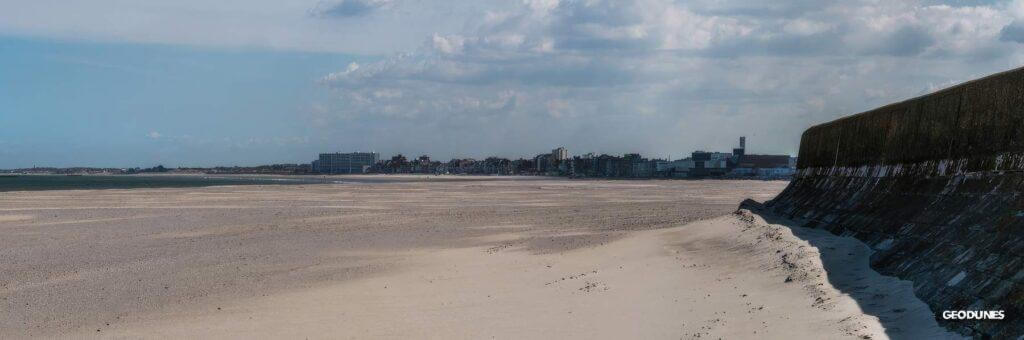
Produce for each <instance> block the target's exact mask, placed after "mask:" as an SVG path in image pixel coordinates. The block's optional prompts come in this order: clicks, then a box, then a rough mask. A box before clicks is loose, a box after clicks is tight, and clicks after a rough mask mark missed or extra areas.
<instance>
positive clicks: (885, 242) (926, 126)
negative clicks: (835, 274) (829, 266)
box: [765, 68, 1024, 338]
mask: <svg viewBox="0 0 1024 340" xmlns="http://www.w3.org/2000/svg"><path fill="white" fill-rule="evenodd" d="M797 168H798V169H797V174H796V176H795V177H794V179H793V181H792V182H791V183H790V185H789V187H787V188H786V190H785V191H783V192H782V193H781V194H779V196H778V197H776V198H775V199H773V200H771V201H769V202H766V203H765V206H766V207H767V208H768V209H770V210H773V211H775V212H776V213H780V214H782V215H786V216H787V217H790V218H793V219H794V220H798V221H803V222H804V223H805V225H806V226H810V227H816V228H822V229H827V230H829V231H831V232H833V233H836V234H841V235H849V236H853V237H856V238H858V239H860V240H862V241H864V242H865V243H867V244H869V245H870V246H871V247H872V248H874V249H875V250H876V253H875V254H874V255H873V257H872V259H871V262H872V263H871V265H872V267H873V268H875V270H877V271H879V272H880V273H882V274H885V275H892V276H896V277H899V278H902V279H905V280H910V281H913V282H914V290H915V293H916V295H917V296H918V297H919V298H921V299H922V300H924V301H925V302H926V303H928V305H929V306H931V308H932V310H933V311H934V312H936V315H938V316H940V318H939V322H940V324H942V325H943V326H945V327H947V328H950V329H953V330H956V331H959V332H961V333H963V334H965V335H970V336H975V337H980V338H985V337H996V338H1016V337H1018V336H1021V335H1024V284H1022V283H1024V271H1022V268H1024V257H1022V255H1024V196H1022V188H1024V68H1019V69H1014V70H1011V71H1007V72H1003V73H998V74H994V75H991V76H988V77H985V78H981V79H977V80H973V81H970V82H967V83H964V84H960V85H957V86H954V87H950V88H947V89H944V90H941V91H938V92H935V93H931V94H928V95H925V96H921V97H918V98H914V99H910V100H906V101H903V102H899V103H895V104H891V105H887V106H884V107H880V108H877V109H874V110H871V111H867V112H863V113H860V114H856V115H852V116H848V117H844V118H841V119H838V120H835V121H832V122H828V123H825V124H821V125H817V126H814V127H811V128H810V129H807V131H805V132H804V133H803V136H802V138H801V141H800V154H799V160H798V164H797ZM944 310H1004V311H1005V315H1006V319H1004V320H1001V321H996V320H986V321H978V320H972V321H962V320H956V321H952V320H943V319H941V313H942V311H944Z"/></svg>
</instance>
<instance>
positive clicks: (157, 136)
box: [146, 131, 163, 139]
mask: <svg viewBox="0 0 1024 340" xmlns="http://www.w3.org/2000/svg"><path fill="white" fill-rule="evenodd" d="M146 137H149V138H152V139H160V137H163V135H162V134H160V133H159V132H156V131H150V132H149V133H147V134H146Z"/></svg>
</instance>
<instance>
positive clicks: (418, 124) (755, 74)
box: [324, 0, 1019, 154]
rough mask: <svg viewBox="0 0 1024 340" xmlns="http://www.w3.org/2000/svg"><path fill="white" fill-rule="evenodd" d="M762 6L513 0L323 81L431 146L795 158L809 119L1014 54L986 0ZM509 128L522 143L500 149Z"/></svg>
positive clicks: (357, 112)
mask: <svg viewBox="0 0 1024 340" xmlns="http://www.w3.org/2000/svg"><path fill="white" fill-rule="evenodd" d="M773 4H775V5H766V6H760V7H756V6H750V5H747V3H746V2H731V1H717V2H706V3H703V2H700V1H697V2H694V3H690V4H682V3H678V2H674V1H668V0H631V1H601V0H588V1H560V2H559V1H524V2H523V3H522V6H520V7H518V8H513V9H505V10H502V11H490V12H488V13H487V14H486V15H485V16H484V17H483V18H482V19H481V20H479V21H470V22H469V23H468V24H467V28H466V29H464V30H462V31H461V32H458V33H455V34H431V35H425V36H424V38H425V39H426V40H427V42H426V43H425V44H423V45H422V47H421V48H420V49H418V50H416V51H414V52H409V53H402V54H398V55H395V56H394V57H390V58H386V59H384V60H382V61H379V62H376V63H372V64H368V65H363V66H362V67H359V68H358V69H351V68H350V70H346V71H344V72H339V73H335V74H331V75H328V76H326V77H325V78H324V82H325V83H326V84H328V85H329V86H330V87H331V88H333V90H334V91H335V92H336V93H337V94H338V96H339V97H338V102H337V103H335V104H334V105H335V106H333V107H332V108H331V111H332V112H334V113H335V114H336V115H337V116H338V117H345V118H344V119H346V120H348V121H352V120H353V119H354V120H365V121H374V122H380V121H381V119H383V121H387V122H391V123H392V124H394V125H389V127H393V128H396V129H399V130H401V129H403V128H405V129H414V130H415V131H418V132H421V133H427V134H428V135H431V136H439V137H427V139H428V140H431V141H433V142H435V144H437V145H438V149H444V148H446V147H450V145H449V143H446V141H448V140H449V139H448V138H455V139H458V140H463V139H465V138H469V137H471V136H475V137H474V138H477V139H476V140H474V143H475V144H476V145H478V146H479V148H481V149H483V148H491V149H495V151H496V152H502V151H507V152H514V150H520V151H521V150H523V149H524V148H536V149H539V150H543V148H545V147H548V146H550V145H570V146H573V147H574V148H575V150H576V151H587V150H594V151H605V152H625V151H636V148H650V150H649V151H651V152H652V153H675V154H680V152H679V150H691V149H693V148H714V147H718V148H727V147H728V146H729V145H731V143H732V140H733V139H734V138H733V137H735V136H739V135H744V134H745V135H751V139H752V140H757V141H758V143H757V144H755V145H757V146H756V147H755V151H757V149H756V148H757V147H760V148H763V149H762V150H761V151H764V152H768V151H771V152H795V151H796V150H795V149H796V146H797V142H798V139H799V135H800V132H802V130H803V129H804V128H806V127H807V126H809V125H811V124H815V123H820V122H823V121H825V120H829V119H832V118H835V117H837V116H841V115H846V114H851V113H855V112H857V111H860V110H864V109H869V108H871V107H874V106H878V105H882V104H886V103H887V102H890V101H894V100H899V99H901V98H906V97H908V96H912V95H916V94H918V93H920V91H922V90H925V89H927V88H929V87H930V86H933V85H929V84H936V83H945V82H946V81H948V79H968V78H967V77H968V76H969V75H972V74H985V73H989V72H995V71H999V70H1002V69H1006V68H1010V67H1012V66H1014V65H1012V64H1011V62H1012V60H1015V59H1019V56H1017V54H1016V53H1015V52H1014V50H1013V49H1012V47H1011V46H1010V45H1008V43H1007V42H1005V41H1000V31H1001V30H1002V29H1003V27H1004V26H1005V25H1007V24H1008V23H1009V22H1010V21H1012V17H1011V16H1010V15H1009V14H1007V12H1006V11H1001V10H1000V9H999V8H996V7H992V6H974V7H971V6H959V7H957V6H946V5H925V4H922V3H917V2H899V3H888V2H875V1H867V0H865V1H814V2H801V1H791V2H779V3H774V2H773ZM384 93H400V94H401V95H381V94H384ZM508 93H514V94H513V95H506V94H508ZM395 119H402V120H403V121H408V122H412V123H409V125H408V126H404V125H403V124H404V123H403V124H399V123H396V121H395ZM476 131H487V132H488V135H487V136H486V137H481V136H478V132H476ZM758 134H760V135H758ZM510 135H516V136H523V138H517V139H516V143H515V145H513V146H504V145H503V144H507V143H506V142H507V141H508V139H507V138H508V137H507V136H510ZM427 144H430V143H427ZM524 144H525V145H524ZM580 149H584V150H580ZM426 151H431V150H417V152H426ZM435 151H436V150H435Z"/></svg>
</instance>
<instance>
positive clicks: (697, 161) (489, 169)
mask: <svg viewBox="0 0 1024 340" xmlns="http://www.w3.org/2000/svg"><path fill="white" fill-rule="evenodd" d="M795 171H796V157H791V156H789V155H757V154H747V153H746V137H740V138H739V147H737V148H733V149H732V152H710V151H694V152H693V153H692V154H691V155H690V157H686V158H683V159H678V160H667V159H648V158H644V157H642V156H641V155H640V154H637V153H628V154H624V155H622V156H614V155H607V154H601V155H595V154H593V153H587V154H583V155H575V156H570V155H569V150H567V149H566V148H564V147H559V148H555V149H554V150H551V152H550V153H543V154H539V155H537V156H535V157H533V158H532V159H524V158H520V159H515V160H512V159H507V158H500V157H488V158H485V159H482V160H477V159H473V158H455V159H452V160H449V161H436V160H432V159H431V158H430V156H427V155H422V156H419V157H416V158H413V159H409V158H407V157H406V156H404V155H402V154H398V155H394V156H392V157H391V158H390V159H381V157H380V154H379V153H376V152H348V153H343V152H334V153H322V154H320V155H319V157H318V158H317V159H315V160H313V161H312V162H311V163H307V164H273V165H261V166H254V167H212V168H185V167H181V168H167V167H164V166H162V165H159V166H156V167H152V168H124V169H122V168H84V167H79V168H26V169H12V170H0V172H2V173H8V174H10V173H21V174H145V173H201V174H281V175H284V174H287V175H317V174H433V175H523V176H564V177H570V178H750V179H787V178H789V177H791V176H792V175H793V174H794V173H795Z"/></svg>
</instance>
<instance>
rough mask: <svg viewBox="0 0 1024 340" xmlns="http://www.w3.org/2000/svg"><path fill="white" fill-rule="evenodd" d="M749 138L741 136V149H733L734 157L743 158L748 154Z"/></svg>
mask: <svg viewBox="0 0 1024 340" xmlns="http://www.w3.org/2000/svg"><path fill="white" fill-rule="evenodd" d="M746 149H747V137H746V136H740V147H738V148H735V149H732V155H733V156H739V157H743V155H744V154H746V153H747V150H746Z"/></svg>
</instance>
